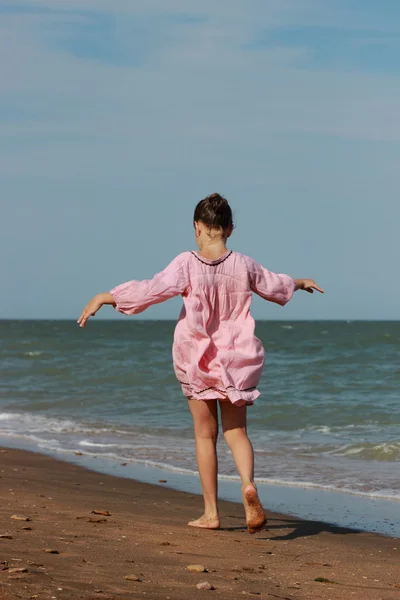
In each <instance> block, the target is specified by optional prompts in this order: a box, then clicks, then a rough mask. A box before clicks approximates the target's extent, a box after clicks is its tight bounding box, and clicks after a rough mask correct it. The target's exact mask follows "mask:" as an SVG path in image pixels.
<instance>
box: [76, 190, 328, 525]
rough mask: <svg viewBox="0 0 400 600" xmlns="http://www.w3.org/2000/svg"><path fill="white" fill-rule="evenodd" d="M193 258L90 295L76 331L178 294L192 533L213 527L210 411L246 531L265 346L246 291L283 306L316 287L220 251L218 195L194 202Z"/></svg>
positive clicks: (225, 213)
mask: <svg viewBox="0 0 400 600" xmlns="http://www.w3.org/2000/svg"><path fill="white" fill-rule="evenodd" d="M193 220H194V229H195V236H196V242H197V246H198V249H199V251H198V252H184V253H183V254H180V255H179V256H177V257H176V258H175V259H174V260H173V261H172V262H171V263H170V264H169V265H168V266H167V267H166V269H164V271H162V272H161V273H158V274H157V275H155V276H154V277H153V279H151V280H146V281H129V282H127V283H123V284H121V285H118V286H117V287H115V288H113V289H112V290H111V291H110V292H109V293H104V294H98V295H97V296H95V297H94V298H93V299H92V300H91V301H90V302H89V304H88V305H87V306H86V308H85V309H84V310H83V312H82V314H81V316H80V317H79V319H78V323H79V325H80V327H84V326H85V324H86V321H87V320H88V318H89V317H90V316H94V315H95V314H96V312H97V311H98V310H99V308H101V306H103V304H111V305H112V306H114V307H115V308H116V309H117V310H118V311H119V312H122V313H124V314H126V315H133V314H138V313H141V312H142V311H144V310H145V309H146V308H148V307H149V306H151V305H152V304H157V303H159V302H164V300H168V298H172V297H173V296H177V295H181V296H182V297H183V304H184V306H183V308H182V312H181V314H180V317H179V321H178V324H177V326H176V329H175V334H174V344H173V361H174V369H175V373H176V376H177V378H178V380H179V382H180V384H181V386H182V390H183V393H184V395H185V396H187V398H188V403H189V408H190V411H191V413H192V417H193V424H194V435H195V440H196V457H197V464H198V469H199V474H200V480H201V485H202V490H203V496H204V514H203V515H202V516H201V517H200V518H199V519H197V520H196V521H191V522H190V523H189V525H190V526H192V527H203V528H207V529H218V528H219V526H220V520H219V516H218V507H217V470H218V469H217V454H216V442H217V435H218V411H217V404H219V407H220V412H221V421H222V429H223V433H224V437H225V440H226V442H227V444H228V446H229V448H230V450H231V452H232V455H233V458H234V460H235V463H236V467H237V470H238V472H239V475H240V478H241V480H242V496H243V503H244V507H245V513H246V523H247V527H248V531H249V532H250V533H255V532H256V531H260V530H261V529H262V528H263V527H264V524H265V523H266V518H265V515H264V510H263V508H262V506H261V503H260V500H259V498H258V494H257V489H256V486H255V483H254V455H253V447H252V445H251V442H250V440H249V438H248V436H247V427H246V410H247V406H250V405H252V404H253V403H254V401H255V399H256V398H257V397H258V396H259V395H260V394H259V392H258V391H257V384H258V382H259V380H260V377H261V372H262V368H263V363H264V349H263V346H262V344H261V342H260V340H259V339H258V338H257V337H256V336H255V335H254V321H253V318H252V317H251V315H250V303H251V298H252V292H255V293H256V294H258V295H259V296H261V297H262V298H264V299H265V300H269V301H270V302H276V303H277V304H280V305H282V306H283V305H285V304H286V303H287V302H288V301H289V300H290V299H291V297H292V295H293V293H294V292H295V291H296V290H300V289H301V290H305V291H307V292H310V293H313V290H317V291H319V292H321V293H323V290H322V289H321V288H320V287H318V285H316V283H314V281H313V280H312V279H296V280H293V279H292V278H291V277H289V276H288V275H276V274H274V273H271V272H270V271H267V270H266V269H265V268H264V267H262V266H261V265H260V264H258V263H257V262H256V261H254V260H253V259H251V258H249V257H247V256H244V255H242V254H239V253H238V252H234V251H232V250H228V248H227V247H226V242H227V239H228V238H229V237H230V235H231V234H232V231H233V221H232V211H231V208H230V206H229V204H228V202H227V201H226V200H225V198H223V197H222V196H220V195H219V194H212V195H211V196H208V197H207V198H204V200H201V201H200V202H199V203H198V205H197V206H196V209H195V212H194V219H193Z"/></svg>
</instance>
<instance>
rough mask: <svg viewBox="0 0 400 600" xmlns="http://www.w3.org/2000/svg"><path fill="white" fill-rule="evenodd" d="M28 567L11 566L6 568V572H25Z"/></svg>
mask: <svg viewBox="0 0 400 600" xmlns="http://www.w3.org/2000/svg"><path fill="white" fill-rule="evenodd" d="M27 572H28V569H27V568H26V567H12V568H10V569H8V573H9V574H10V573H27Z"/></svg>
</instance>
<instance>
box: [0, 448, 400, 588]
mask: <svg viewBox="0 0 400 600" xmlns="http://www.w3.org/2000/svg"><path fill="white" fill-rule="evenodd" d="M167 478H168V477H167V476H166V479H167ZM266 508H267V509H268V507H266ZM220 509H221V522H222V529H220V530H218V531H208V530H195V529H193V528H189V527H187V522H188V521H189V520H190V519H193V518H197V517H198V516H200V514H201V510H202V499H201V497H200V496H195V495H189V494H186V493H184V492H178V491H174V490H169V489H167V488H165V487H163V484H161V483H160V485H150V484H145V483H139V482H136V481H133V480H130V479H123V478H118V477H113V476H110V475H103V474H99V473H95V472H92V471H88V470H86V469H84V468H82V467H79V466H76V465H74V464H69V463H66V462H61V461H57V460H55V459H53V458H50V457H48V456H43V455H40V454H34V453H31V452H25V451H22V450H8V449H3V450H0V563H1V564H0V599H4V600H16V599H17V598H18V599H23V600H28V599H36V598H37V599H39V600H54V599H57V600H64V599H65V600H77V599H82V600H94V599H96V600H97V599H100V600H117V599H118V600H128V599H129V600H130V599H133V598H135V599H136V598H147V599H153V598H154V599H159V598H163V599H169V600H187V599H191V598H203V597H204V596H205V597H207V596H208V595H211V597H214V598H220V599H224V600H225V599H226V600H228V599H229V600H232V599H233V598H239V597H240V598H242V597H243V598H246V597H248V598H261V599H281V600H313V599H318V600H329V599H330V600H337V599H340V600H349V599H351V598H354V599H356V600H398V599H399V598H400V540H397V539H393V538H386V537H384V536H379V535H376V534H371V533H360V532H356V531H352V530H348V529H343V528H339V527H333V526H329V525H328V524H325V523H318V522H314V521H307V520H301V519H296V518H293V517H288V516H285V515H278V514H274V513H270V512H269V511H267V512H268V514H267V516H268V524H267V528H266V529H265V531H262V532H260V533H258V534H255V535H249V534H248V533H247V530H246V528H245V523H244V513H243V507H242V506H241V505H238V504H235V503H231V502H221V506H220ZM93 511H97V513H104V514H97V513H96V512H93ZM13 516H16V517H20V518H19V519H13V518H12V517H13ZM21 518H25V519H27V520H22V519H21ZM189 565H201V566H203V567H204V568H205V569H207V572H203V573H202V572H196V571H194V572H191V571H189V570H188V569H187V567H188V566H189ZM15 569H17V570H15ZM135 578H136V579H137V580H135ZM204 581H207V582H209V583H210V584H211V585H212V586H214V587H215V589H214V590H199V589H197V587H196V586H197V584H199V583H200V582H204Z"/></svg>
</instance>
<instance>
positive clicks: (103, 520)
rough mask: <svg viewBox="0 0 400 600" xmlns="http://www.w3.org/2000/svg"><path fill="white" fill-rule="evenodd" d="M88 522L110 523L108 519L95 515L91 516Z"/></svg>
mask: <svg viewBox="0 0 400 600" xmlns="http://www.w3.org/2000/svg"><path fill="white" fill-rule="evenodd" d="M87 522H88V523H108V521H107V519H94V518H93V517H89V518H88V520H87Z"/></svg>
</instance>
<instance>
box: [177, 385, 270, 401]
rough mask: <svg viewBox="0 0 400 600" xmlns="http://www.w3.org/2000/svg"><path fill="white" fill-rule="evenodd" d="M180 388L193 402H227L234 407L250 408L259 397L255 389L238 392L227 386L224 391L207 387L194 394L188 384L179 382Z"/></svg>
mask: <svg viewBox="0 0 400 600" xmlns="http://www.w3.org/2000/svg"><path fill="white" fill-rule="evenodd" d="M180 384H181V386H182V392H183V394H184V395H185V396H186V397H187V398H192V399H194V400H229V401H230V402H231V403H232V404H234V405H236V406H244V405H247V406H251V405H252V404H254V401H255V400H256V399H257V398H258V397H259V396H260V392H259V391H258V390H257V389H256V388H255V387H251V388H247V389H245V390H238V389H237V388H235V387H233V386H229V387H228V388H226V390H223V389H220V388H217V387H209V388H206V389H204V390H200V391H199V392H195V391H194V390H193V389H192V386H191V385H190V384H189V383H183V382H182V381H181V382H180Z"/></svg>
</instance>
